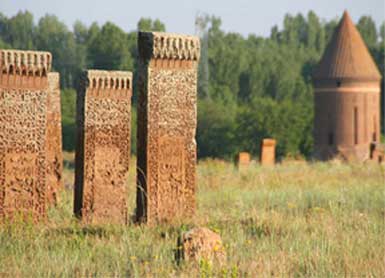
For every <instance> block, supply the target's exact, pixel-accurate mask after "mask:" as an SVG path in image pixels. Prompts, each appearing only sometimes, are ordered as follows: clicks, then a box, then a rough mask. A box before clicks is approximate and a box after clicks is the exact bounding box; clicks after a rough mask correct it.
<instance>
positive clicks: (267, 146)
mask: <svg viewBox="0 0 385 278" xmlns="http://www.w3.org/2000/svg"><path fill="white" fill-rule="evenodd" d="M275 145H276V141H275V140H274V139H263V140H262V143H261V160H260V162H261V165H264V166H271V165H274V164H275Z"/></svg>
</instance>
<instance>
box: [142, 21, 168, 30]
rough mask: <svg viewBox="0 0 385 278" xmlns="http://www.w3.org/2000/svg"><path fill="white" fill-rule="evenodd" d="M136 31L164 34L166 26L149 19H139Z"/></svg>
mask: <svg viewBox="0 0 385 278" xmlns="http://www.w3.org/2000/svg"><path fill="white" fill-rule="evenodd" d="M137 30H138V31H148V32H165V31H166V26H165V25H164V24H163V23H162V22H161V21H160V20H159V19H155V20H152V19H151V18H141V19H140V20H139V22H138V24H137Z"/></svg>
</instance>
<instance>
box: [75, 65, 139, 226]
mask: <svg viewBox="0 0 385 278" xmlns="http://www.w3.org/2000/svg"><path fill="white" fill-rule="evenodd" d="M131 95H132V73H131V72H122V71H101V70H88V71H86V72H85V73H84V75H83V77H82V81H81V86H80V89H79V91H78V96H77V149H76V162H75V166H76V169H75V208H74V210H75V215H76V216H78V217H79V218H81V219H82V221H84V222H85V223H99V224H102V223H111V224H125V223H127V196H126V195H127V190H126V182H127V174H128V169H129V161H130V118H131Z"/></svg>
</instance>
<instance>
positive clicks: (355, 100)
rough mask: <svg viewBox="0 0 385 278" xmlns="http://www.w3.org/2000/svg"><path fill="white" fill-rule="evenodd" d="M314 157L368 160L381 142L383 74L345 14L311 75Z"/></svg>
mask: <svg viewBox="0 0 385 278" xmlns="http://www.w3.org/2000/svg"><path fill="white" fill-rule="evenodd" d="M314 87H315V88H314V156H315V157H316V158H317V159H321V160H328V159H333V158H339V159H343V160H350V161H351V160H358V161H364V160H367V159H368V158H369V156H370V144H371V142H379V141H380V129H381V128H380V118H381V110H380V92H381V74H380V72H379V71H378V69H377V67H376V64H375V62H374V60H373V58H372V57H371V55H370V52H369V51H368V48H367V47H366V45H365V42H364V40H363V39H362V37H361V35H360V33H359V32H358V30H357V28H356V27H355V25H354V23H353V22H352V20H351V18H350V16H349V15H348V13H347V12H345V13H344V16H343V18H342V19H341V21H340V23H339V25H338V26H337V27H336V29H335V32H334V34H333V37H332V39H331V41H330V43H329V45H328V46H327V48H326V49H325V53H324V54H323V57H322V59H321V61H320V63H319V65H318V67H317V69H316V71H315V74H314Z"/></svg>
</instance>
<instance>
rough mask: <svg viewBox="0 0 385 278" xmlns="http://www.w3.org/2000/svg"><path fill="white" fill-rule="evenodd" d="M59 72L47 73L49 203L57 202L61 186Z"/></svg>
mask: <svg viewBox="0 0 385 278" xmlns="http://www.w3.org/2000/svg"><path fill="white" fill-rule="evenodd" d="M59 81H60V80H59V73H57V72H50V73H48V87H49V94H48V100H47V101H48V103H47V130H46V132H47V142H46V148H47V163H48V164H47V175H48V176H47V182H48V198H49V202H50V203H54V204H56V203H57V201H58V200H57V198H58V192H59V191H60V190H61V189H62V188H63V179H62V172H63V153H62V127H61V105H60V82H59Z"/></svg>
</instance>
